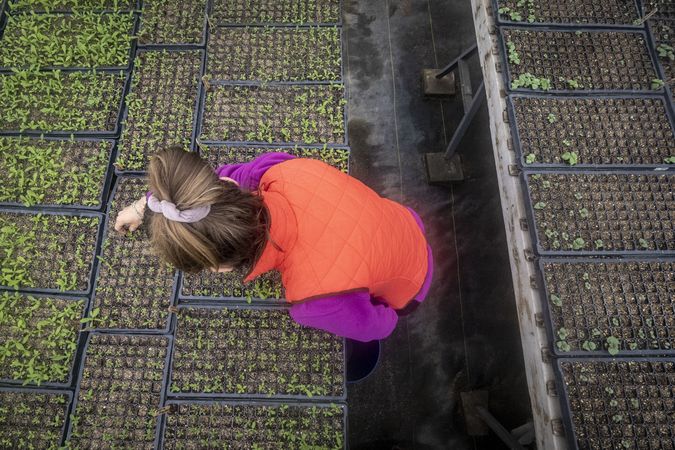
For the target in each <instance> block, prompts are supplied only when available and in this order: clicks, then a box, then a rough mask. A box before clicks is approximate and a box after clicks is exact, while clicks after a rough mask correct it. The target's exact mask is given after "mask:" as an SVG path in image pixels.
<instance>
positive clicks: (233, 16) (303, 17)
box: [210, 0, 342, 26]
mask: <svg viewBox="0 0 675 450" xmlns="http://www.w3.org/2000/svg"><path fill="white" fill-rule="evenodd" d="M341 6H342V5H341V1H340V0H317V1H301V2H297V1H294V0H213V2H212V5H211V14H210V20H211V23H212V25H240V26H241V25H266V26H283V25H285V26H297V25H302V24H312V25H322V24H323V25H336V24H339V23H341V21H342V15H341V11H342V8H341Z"/></svg>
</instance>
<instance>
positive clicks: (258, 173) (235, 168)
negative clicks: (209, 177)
mask: <svg viewBox="0 0 675 450" xmlns="http://www.w3.org/2000/svg"><path fill="white" fill-rule="evenodd" d="M293 158H295V156H293V155H289V154H288V153H281V152H275V153H265V154H264V155H261V156H258V157H257V158H256V159H254V160H253V161H250V162H247V163H240V164H225V165H223V166H220V167H218V168H217V169H216V174H218V176H219V177H228V178H232V179H233V180H234V181H236V182H237V183H239V186H241V187H242V188H243V189H247V190H249V191H252V190H255V189H257V188H258V184H260V179H261V178H262V176H263V175H264V174H265V172H267V170H268V169H269V168H271V167H272V166H274V165H276V164H279V163H280V162H284V161H288V160H289V159H293Z"/></svg>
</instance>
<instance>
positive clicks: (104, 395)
mask: <svg viewBox="0 0 675 450" xmlns="http://www.w3.org/2000/svg"><path fill="white" fill-rule="evenodd" d="M171 345H172V337H171V336H150V335H132V334H127V335H122V334H102V333H91V334H90V335H89V337H88V339H87V342H86V344H85V348H84V351H85V357H84V361H83V363H82V365H81V367H80V374H79V377H78V380H79V383H78V386H77V388H76V390H75V397H74V399H75V400H74V402H73V403H74V404H73V409H72V415H71V419H70V421H69V424H68V438H67V443H69V444H70V445H72V446H73V447H74V448H109V447H111V446H115V447H118V446H121V447H122V448H146V447H149V446H150V445H152V446H153V448H159V447H158V443H159V438H160V426H159V424H160V417H159V415H158V413H159V410H160V409H161V407H162V406H164V398H165V392H166V383H165V382H164V381H163V380H166V379H167V378H166V375H167V369H168V366H169V355H170V353H171V352H170V348H171ZM96 350H99V351H100V352H101V353H99V354H94V353H93V352H94V351H96ZM97 384H98V386H97ZM99 386H100V387H99ZM134 386H135V387H136V388H137V389H134ZM83 410H84V412H83ZM129 425H131V427H130V426H129ZM80 427H82V428H83V430H81V429H80ZM130 428H131V429H130ZM80 438H81V439H82V440H79V439H80Z"/></svg>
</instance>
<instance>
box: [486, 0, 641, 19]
mask: <svg viewBox="0 0 675 450" xmlns="http://www.w3.org/2000/svg"><path fill="white" fill-rule="evenodd" d="M497 3H498V6H499V11H498V12H499V17H500V18H501V19H502V20H506V21H512V22H528V23H556V24H570V25H574V24H591V25H592V24H598V25H632V24H633V22H635V21H636V20H638V9H637V5H636V4H635V1H634V0H600V1H594V0H561V1H553V2H552V1H548V0H528V1H527V2H524V1H522V0H498V2H497Z"/></svg>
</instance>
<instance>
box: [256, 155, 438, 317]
mask: <svg viewBox="0 0 675 450" xmlns="http://www.w3.org/2000/svg"><path fill="white" fill-rule="evenodd" d="M263 182H264V183H266V184H267V185H268V189H269V190H270V191H275V192H278V193H280V194H282V195H283V197H284V198H285V199H286V200H287V202H288V205H290V208H291V209H292V213H293V214H294V215H295V217H296V219H297V226H298V229H297V240H296V242H295V245H294V246H293V248H292V249H290V250H288V251H287V253H288V254H287V255H285V256H286V263H285V264H284V266H285V267H284V268H283V271H282V272H283V273H282V277H283V281H284V285H285V287H286V294H287V297H288V299H289V300H291V301H294V300H301V299H303V298H307V297H313V296H316V295H322V294H330V293H333V292H340V291H345V290H349V289H356V288H363V287H366V288H369V289H370V291H371V294H373V295H376V296H378V297H383V298H385V299H386V300H387V301H388V302H389V303H390V304H392V306H394V307H402V306H403V305H404V304H405V303H407V301H408V300H410V299H411V298H412V296H413V295H414V294H415V293H416V292H417V291H418V290H419V288H420V286H421V285H422V282H423V281H424V276H425V275H426V265H427V255H426V241H425V239H424V236H423V234H422V232H421V230H420V229H419V227H418V226H417V224H416V222H415V220H414V218H413V217H412V215H411V214H410V213H409V212H408V211H407V210H406V209H405V208H404V207H402V206H401V205H399V204H397V203H394V202H391V201H389V200H386V199H383V198H381V197H379V196H378V195H377V194H376V193H374V192H373V191H371V190H370V189H368V188H367V187H366V186H365V185H363V184H362V183H361V182H359V181H358V180H355V179H353V178H350V177H348V176H346V175H344V174H342V173H341V172H339V171H337V170H336V169H333V168H332V167H330V166H328V165H327V164H325V163H322V162H319V161H314V160H305V159H295V160H291V161H287V162H284V163H281V164H278V165H276V166H274V167H273V168H271V169H270V170H268V171H267V173H266V174H265V175H264V176H263ZM266 201H267V200H266ZM270 201H272V199H270ZM273 220H274V219H273ZM283 238H284V237H283V236H273V239H274V240H275V241H277V242H279V240H282V242H279V243H280V244H281V245H282V247H284V248H286V247H285V246H284V245H283Z"/></svg>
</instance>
